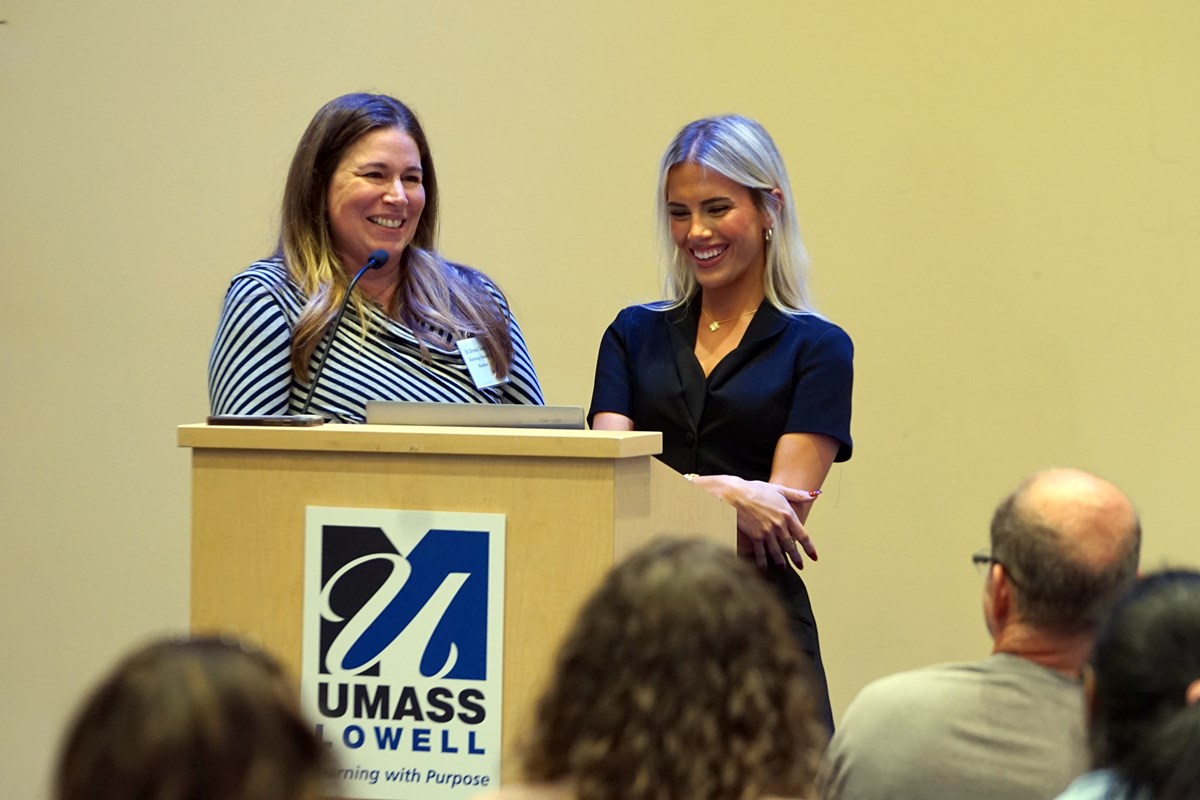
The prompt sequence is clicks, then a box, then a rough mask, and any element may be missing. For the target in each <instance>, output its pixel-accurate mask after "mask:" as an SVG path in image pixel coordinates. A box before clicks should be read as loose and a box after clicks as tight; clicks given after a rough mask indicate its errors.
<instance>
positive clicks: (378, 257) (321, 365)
mask: <svg viewBox="0 0 1200 800" xmlns="http://www.w3.org/2000/svg"><path fill="white" fill-rule="evenodd" d="M387 262H388V251H387V250H376V251H375V252H374V253H371V255H369V256H367V263H366V264H363V266H362V269H360V270H359V271H358V272H357V273H355V275H354V278H353V279H352V280H351V281H350V285H349V286H347V287H346V296H345V297H343V298H342V304H341V305H340V306H338V310H337V313H336V314H334V315H333V323H332V324H331V325H330V326H329V333H328V334H327V336H328V338H326V339H325V341H324V345H325V346H324V348H323V349H322V350H321V355H320V356H319V357H318V358H317V368H316V370H314V371H313V379H312V383H310V384H309V385H308V394H307V395H306V396H305V398H304V407H303V408H301V409H300V413H301V414H307V413H308V407H309V406H310V405H311V404H312V399H313V395H314V394H316V392H317V381H319V380H321V373H322V372H324V371H325V361H326V359H328V358H329V351H330V350H332V349H333V339H334V337H335V336H337V328H338V325H340V324H341V322H342V314H344V313H346V305H347V304H348V303H349V302H350V295H351V294H352V293H353V292H354V287H355V286H356V285H357V284H358V279H359V278H361V277H362V276H363V273H365V272H366V271H367V270H369V269H379V268H380V267H382V266H383V265H384V264H386V263H387ZM323 338H324V337H323Z"/></svg>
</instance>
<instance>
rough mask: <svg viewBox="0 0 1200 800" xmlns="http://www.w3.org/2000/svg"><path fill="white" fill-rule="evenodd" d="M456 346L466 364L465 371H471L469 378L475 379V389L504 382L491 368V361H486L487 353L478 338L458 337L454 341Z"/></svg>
mask: <svg viewBox="0 0 1200 800" xmlns="http://www.w3.org/2000/svg"><path fill="white" fill-rule="evenodd" d="M454 344H455V345H456V346H457V347H458V352H460V353H462V357H463V361H465V362H466V364H467V371H468V372H470V373H471V380H473V381H475V388H476V389H487V388H488V387H490V386H499V385H500V384H502V383H505V380H504V379H503V378H497V377H496V373H495V372H494V371H493V370H492V362H490V361H488V357H487V353H486V352H484V349H483V345H481V344H480V343H479V340H478V339H475V338H471V339H459V340H458V341H457V342H455V343H454Z"/></svg>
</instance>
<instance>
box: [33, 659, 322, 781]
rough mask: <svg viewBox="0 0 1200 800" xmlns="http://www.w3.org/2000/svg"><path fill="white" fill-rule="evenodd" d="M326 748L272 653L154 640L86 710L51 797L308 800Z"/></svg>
mask: <svg viewBox="0 0 1200 800" xmlns="http://www.w3.org/2000/svg"><path fill="white" fill-rule="evenodd" d="M324 759H325V748H324V747H323V746H322V744H321V742H320V740H319V739H318V738H317V736H316V733H315V731H314V729H313V727H312V726H311V725H310V724H308V722H307V721H305V719H304V718H303V717H302V716H301V713H300V711H299V707H298V694H297V692H296V690H295V688H294V687H293V685H292V684H291V682H290V681H289V680H288V679H287V677H286V676H285V674H284V672H283V669H282V668H281V667H280V666H279V664H278V663H277V662H276V661H275V660H274V659H273V658H271V657H270V656H268V655H266V654H265V653H262V652H260V651H257V650H253V649H250V648H247V647H245V646H244V645H242V644H240V643H238V642H236V641H234V640H231V639H227V638H216V637H207V638H195V639H188V640H160V641H155V642H153V643H151V644H149V645H147V646H145V647H142V648H141V649H139V650H137V651H136V652H134V653H132V654H131V655H129V656H128V657H127V658H125V659H124V660H123V661H121V662H120V663H119V664H118V665H117V666H116V668H115V669H114V670H113V671H112V672H111V673H110V674H109V675H108V676H107V677H106V678H105V679H104V681H103V682H102V683H101V684H100V686H99V687H97V688H96V689H95V690H94V691H93V692H92V694H91V695H90V696H89V697H88V698H87V700H86V701H85V702H84V704H83V706H82V708H81V709H80V711H79V712H78V715H77V716H76V718H75V721H74V723H73V724H72V726H71V728H70V730H69V731H68V733H67V736H66V738H65V740H64V743H63V748H62V752H61V755H60V761H59V768H58V772H57V776H56V786H55V793H54V797H55V799H56V800H304V799H305V798H316V797H317V796H319V789H320V785H319V784H320V778H321V768H322V766H323V764H324Z"/></svg>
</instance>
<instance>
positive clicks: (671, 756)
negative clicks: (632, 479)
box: [523, 540, 825, 800]
mask: <svg viewBox="0 0 1200 800" xmlns="http://www.w3.org/2000/svg"><path fill="white" fill-rule="evenodd" d="M809 669H810V667H809V664H808V661H807V660H806V658H805V656H804V654H803V653H802V652H801V650H800V648H799V646H798V645H797V643H796V641H795V638H794V637H793V636H792V634H791V632H790V631H789V629H788V622H787V618H786V615H785V612H784V610H783V608H782V606H781V605H780V603H779V601H778V599H777V598H776V597H775V595H774V594H773V593H772V591H771V589H770V587H769V586H768V585H767V584H766V582H765V581H763V580H762V578H760V577H759V576H758V575H757V574H756V573H755V572H754V570H753V569H752V568H751V567H750V566H749V565H748V564H746V563H744V562H742V561H741V560H739V559H738V558H737V556H736V555H735V554H734V553H733V551H732V550H728V549H724V548H721V547H719V546H717V545H715V544H711V543H708V542H703V541H697V540H686V541H685V540H663V541H660V542H656V543H654V544H652V545H650V546H649V547H647V548H644V549H643V550H641V551H639V552H638V553H636V554H634V555H633V556H632V557H631V558H629V559H628V560H627V561H625V562H624V563H622V564H621V565H619V566H618V567H616V568H615V569H614V570H612V572H611V573H610V574H609V575H608V577H607V579H606V580H605V582H604V583H603V585H601V587H600V588H599V589H598V590H597V591H596V592H595V594H594V595H593V596H592V597H591V598H590V599H589V600H588V602H587V603H586V605H585V606H584V608H583V610H582V612H581V613H580V615H579V618H578V620H577V621H576V623H575V625H574V628H573V630H572V631H571V633H569V634H568V637H567V639H566V641H565V642H564V644H563V646H562V648H561V650H560V652H559V655H558V661H557V665H556V668H555V671H554V675H553V677H552V678H551V681H550V686H549V688H548V690H547V691H546V692H545V694H544V695H543V697H542V699H541V701H540V704H539V706H538V710H537V717H536V720H535V730H534V732H533V733H532V734H531V737H530V741H529V742H528V744H527V746H526V748H525V749H524V763H523V767H524V772H525V777H526V779H528V780H530V781H534V782H539V783H544V782H560V781H561V782H566V783H568V784H569V785H570V786H571V788H572V792H573V796H574V797H575V798H577V800H617V799H618V798H620V800H683V799H684V798H686V800H754V799H755V798H760V797H763V796H765V795H772V794H774V795H787V796H794V797H799V796H802V795H804V794H805V793H806V792H808V791H809V789H810V787H811V785H812V782H813V776H814V773H815V770H816V765H817V761H818V758H819V754H820V751H821V750H822V748H823V747H824V744H825V731H824V728H823V727H822V726H821V724H820V723H819V722H818V721H817V718H816V716H815V706H814V702H813V695H812V690H811V686H810V674H809Z"/></svg>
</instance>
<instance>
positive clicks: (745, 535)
mask: <svg viewBox="0 0 1200 800" xmlns="http://www.w3.org/2000/svg"><path fill="white" fill-rule="evenodd" d="M694 483H696V484H697V485H698V486H700V487H701V488H703V489H704V490H705V491H707V492H709V493H710V494H713V495H715V496H716V497H718V498H720V499H721V500H724V501H725V502H726V503H729V504H730V505H731V506H733V507H734V510H736V511H737V527H738V534H739V535H738V539H739V549H742V547H741V545H742V544H743V543H744V542H748V543H749V545H750V548H751V549H752V550H753V552H754V558H755V560H756V561H757V562H758V563H759V565H761V566H766V565H767V563H768V559H770V560H773V561H775V563H777V564H786V563H787V561H788V560H789V559H790V560H791V562H792V563H793V564H795V565H796V568H797V569H804V556H803V555H801V553H800V550H801V549H803V550H804V552H805V553H806V554H808V557H809V558H811V559H812V560H813V561H816V560H817V548H816V545H814V544H813V541H812V537H811V536H809V535H808V531H806V530H805V529H804V524H803V523H802V522H801V521H800V515H799V514H797V513H796V510H797V507H803V506H805V505H807V504H809V503H811V502H812V501H813V500H815V499H816V497H817V495H816V494H813V493H811V492H806V491H804V490H802V489H793V488H791V487H790V486H783V485H781V484H778V483H767V482H766V481H747V480H743V479H741V478H738V477H735V476H733V475H702V476H698V477H696V478H695V479H694Z"/></svg>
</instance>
